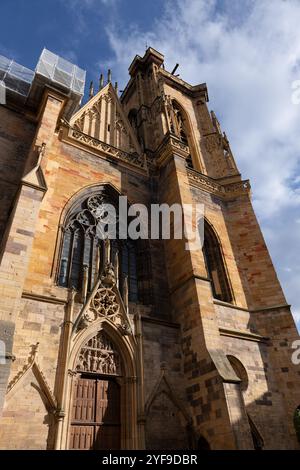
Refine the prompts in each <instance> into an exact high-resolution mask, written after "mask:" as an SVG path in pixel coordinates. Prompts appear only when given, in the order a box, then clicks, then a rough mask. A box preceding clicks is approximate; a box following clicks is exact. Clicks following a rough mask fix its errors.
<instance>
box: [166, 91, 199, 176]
mask: <svg viewBox="0 0 300 470" xmlns="http://www.w3.org/2000/svg"><path fill="white" fill-rule="evenodd" d="M170 127H171V132H172V134H174V135H176V137H177V138H178V139H179V140H180V141H181V142H182V143H183V144H184V145H186V146H187V147H189V148H190V143H189V139H188V129H187V119H186V117H185V115H184V112H183V111H182V109H181V108H180V106H179V105H178V103H177V101H175V100H173V101H172V113H171V119H170ZM186 166H187V167H188V168H194V165H193V159H192V156H191V154H189V156H188V157H187V159H186Z"/></svg>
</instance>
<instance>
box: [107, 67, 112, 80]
mask: <svg viewBox="0 0 300 470" xmlns="http://www.w3.org/2000/svg"><path fill="white" fill-rule="evenodd" d="M107 83H111V70H110V69H108V72H107Z"/></svg>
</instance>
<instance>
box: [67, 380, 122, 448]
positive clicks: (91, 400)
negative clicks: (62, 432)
mask: <svg viewBox="0 0 300 470" xmlns="http://www.w3.org/2000/svg"><path fill="white" fill-rule="evenodd" d="M120 428H121V425H120V387H119V385H118V384H117V383H116V382H115V380H114V379H110V378H91V377H80V378H78V379H76V380H75V383H74V389H73V408H72V417H71V428H70V444H69V448H70V449H80V450H84V449H86V450H88V449H94V450H100V449H101V450H106V449H113V450H117V449H120Z"/></svg>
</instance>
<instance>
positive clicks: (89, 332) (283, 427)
mask: <svg viewBox="0 0 300 470" xmlns="http://www.w3.org/2000/svg"><path fill="white" fill-rule="evenodd" d="M129 74H130V80H129V82H128V84H127V86H126V88H125V89H124V91H123V92H122V94H121V96H119V93H118V91H117V89H116V86H113V84H112V83H111V77H110V76H109V77H108V80H107V83H104V82H103V79H101V80H100V86H99V90H98V91H95V92H94V90H93V87H91V89H90V97H89V100H88V101H87V102H86V103H85V104H84V105H83V106H81V107H80V106H79V103H78V102H76V97H75V98H74V94H72V93H71V91H70V89H68V87H67V86H64V87H63V86H61V85H59V84H58V82H56V81H55V80H54V79H51V80H49V79H48V80H44V81H43V79H42V78H41V76H38V74H36V75H35V77H34V78H33V81H32V83H31V86H30V90H29V91H28V95H27V96H26V99H21V95H20V94H19V95H17V94H16V93H7V97H6V104H4V105H2V106H0V175H1V176H0V178H1V180H0V203H1V215H0V238H1V251H0V290H1V296H0V340H1V344H2V345H3V349H4V353H3V354H2V356H1V357H2V359H1V362H0V414H1V417H0V448H1V449H199V450H200V449H212V450H215V449H296V448H298V446H299V444H298V441H297V436H296V431H295V426H294V416H295V411H296V410H297V409H298V407H299V405H300V396H299V389H300V367H299V365H296V364H294V363H293V361H292V354H293V348H292V345H293V342H294V341H295V340H297V339H298V333H297V329H296V326H295V324H294V321H293V317H292V315H291V312H290V306H289V305H288V304H287V302H286V299H285V297H284V294H283V291H282V289H281V286H280V283H279V281H278V278H277V276H276V272H275V270H274V267H273V264H272V261H271V259H270V256H269V253H268V249H267V247H266V244H265V242H264V239H263V236H262V233H261V230H260V227H259V224H258V222H257V219H256V216H255V214H254V211H253V207H252V204H251V194H250V184H249V181H248V180H242V178H241V175H240V173H239V170H238V168H237V166H236V162H235V159H234V157H233V154H232V151H231V148H230V144H229V142H228V139H227V137H226V134H225V133H223V132H222V130H221V127H220V124H219V121H218V119H217V117H216V115H215V114H214V113H213V112H211V113H210V112H209V110H208V105H207V102H208V92H207V87H206V85H205V84H200V85H197V86H191V85H189V84H188V83H186V82H184V81H183V80H181V79H180V78H179V77H178V76H175V75H174V73H169V72H168V71H167V70H165V68H164V57H163V55H162V54H160V53H159V52H157V51H155V50H154V49H152V48H148V49H147V51H146V53H145V55H144V56H143V57H140V56H136V57H135V58H134V60H133V62H132V63H131V65H130V67H129ZM120 196H126V197H127V201H128V208H129V209H130V207H131V206H132V205H133V204H143V205H144V206H145V207H147V208H148V209H149V210H150V207H151V205H153V204H160V205H161V204H166V205H168V207H170V206H172V205H173V204H180V205H181V206H182V205H184V204H186V205H195V204H202V205H204V245H203V247H202V249H199V250H187V249H186V240H185V239H184V238H182V239H176V238H175V237H170V239H167V240H164V239H160V238H157V239H152V238H151V237H145V238H143V239H137V240H131V239H121V238H119V237H116V239H114V240H109V241H108V240H103V239H102V238H101V237H100V236H99V230H98V227H99V223H100V220H101V217H103V216H105V211H106V207H108V206H107V205H111V206H113V207H115V208H116V209H117V208H118V206H119V204H120V203H119V201H120Z"/></svg>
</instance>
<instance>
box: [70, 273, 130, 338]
mask: <svg viewBox="0 0 300 470" xmlns="http://www.w3.org/2000/svg"><path fill="white" fill-rule="evenodd" d="M97 319H102V320H106V321H108V322H109V323H112V324H113V325H114V326H115V327H117V328H118V330H119V331H120V332H121V333H122V334H123V335H132V334H133V332H132V326H131V322H130V318H129V315H128V314H127V307H126V305H125V304H124V302H123V300H122V297H121V294H120V292H119V289H118V287H117V285H116V279H115V274H114V270H113V267H112V265H111V264H108V265H107V266H106V269H105V270H104V272H103V274H102V275H101V277H100V278H99V279H98V281H97V282H96V284H95V287H94V289H93V290H92V292H91V294H90V295H89V297H88V299H87V301H86V303H85V304H84V306H83V308H82V309H81V312H80V313H79V315H78V317H77V319H76V321H75V323H74V330H75V331H76V330H80V329H83V328H86V327H87V326H88V325H90V324H91V323H92V322H94V321H96V320H97Z"/></svg>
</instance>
